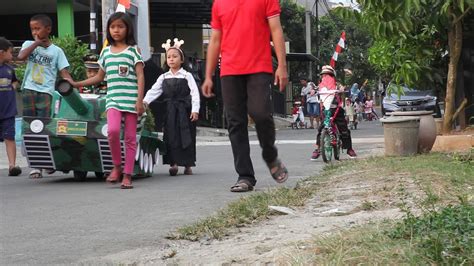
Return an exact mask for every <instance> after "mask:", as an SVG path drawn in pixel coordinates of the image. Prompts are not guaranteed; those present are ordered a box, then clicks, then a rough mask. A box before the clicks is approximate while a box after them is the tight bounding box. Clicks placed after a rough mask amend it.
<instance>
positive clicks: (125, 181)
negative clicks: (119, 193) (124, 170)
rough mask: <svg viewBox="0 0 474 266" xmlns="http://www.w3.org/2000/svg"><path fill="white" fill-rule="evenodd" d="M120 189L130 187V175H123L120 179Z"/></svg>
mask: <svg viewBox="0 0 474 266" xmlns="http://www.w3.org/2000/svg"><path fill="white" fill-rule="evenodd" d="M120 188H121V189H132V188H133V186H132V177H131V176H130V175H124V176H123V180H122V185H120Z"/></svg>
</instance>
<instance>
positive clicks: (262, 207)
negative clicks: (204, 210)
mask: <svg viewBox="0 0 474 266" xmlns="http://www.w3.org/2000/svg"><path fill="white" fill-rule="evenodd" d="M312 193H313V191H312V190H311V188H310V187H307V186H305V187H303V186H300V187H298V188H295V189H289V188H277V189H271V190H268V191H265V192H260V193H254V194H251V195H250V196H247V197H242V198H240V199H239V200H237V201H235V202H232V203H230V204H229V205H228V206H227V207H226V208H225V209H223V210H221V211H219V212H218V213H217V214H216V215H214V216H211V217H208V218H205V219H204V220H201V221H199V222H197V223H195V224H193V225H190V226H186V227H182V228H180V229H178V230H177V232H175V233H173V234H172V235H170V236H169V238H172V239H188V240H192V241H196V240H199V239H200V238H201V237H208V238H213V239H221V238H222V237H223V236H225V235H227V234H228V233H229V231H230V230H231V229H232V228H235V227H239V226H244V225H248V224H252V223H255V222H258V221H260V220H262V219H265V218H266V217H268V216H270V215H271V214H273V212H272V211H271V210H270V209H269V208H268V206H269V205H278V206H287V207H288V206H302V205H304V203H305V201H306V200H307V199H308V198H309V197H310V196H311V195H312Z"/></svg>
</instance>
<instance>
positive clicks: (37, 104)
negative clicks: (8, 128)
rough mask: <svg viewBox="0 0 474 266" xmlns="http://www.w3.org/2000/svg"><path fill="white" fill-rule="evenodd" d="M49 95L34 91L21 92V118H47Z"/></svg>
mask: <svg viewBox="0 0 474 266" xmlns="http://www.w3.org/2000/svg"><path fill="white" fill-rule="evenodd" d="M50 115H51V95H49V94H47V93H43V92H38V91H34V90H29V89H24V90H23V116H37V117H49V116H50Z"/></svg>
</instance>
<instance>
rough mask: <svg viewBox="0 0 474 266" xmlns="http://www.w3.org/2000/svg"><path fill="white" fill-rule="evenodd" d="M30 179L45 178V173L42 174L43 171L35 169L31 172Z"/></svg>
mask: <svg viewBox="0 0 474 266" xmlns="http://www.w3.org/2000/svg"><path fill="white" fill-rule="evenodd" d="M29 177H30V179H39V178H43V173H41V169H33V170H31V172H30V176H29Z"/></svg>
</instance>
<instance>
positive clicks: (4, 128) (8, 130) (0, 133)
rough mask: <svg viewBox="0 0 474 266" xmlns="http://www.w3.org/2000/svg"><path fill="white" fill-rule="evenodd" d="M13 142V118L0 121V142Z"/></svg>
mask: <svg viewBox="0 0 474 266" xmlns="http://www.w3.org/2000/svg"><path fill="white" fill-rule="evenodd" d="M4 139H7V140H15V117H14V116H13V117H9V118H5V119H0V142H3V140H4Z"/></svg>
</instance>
